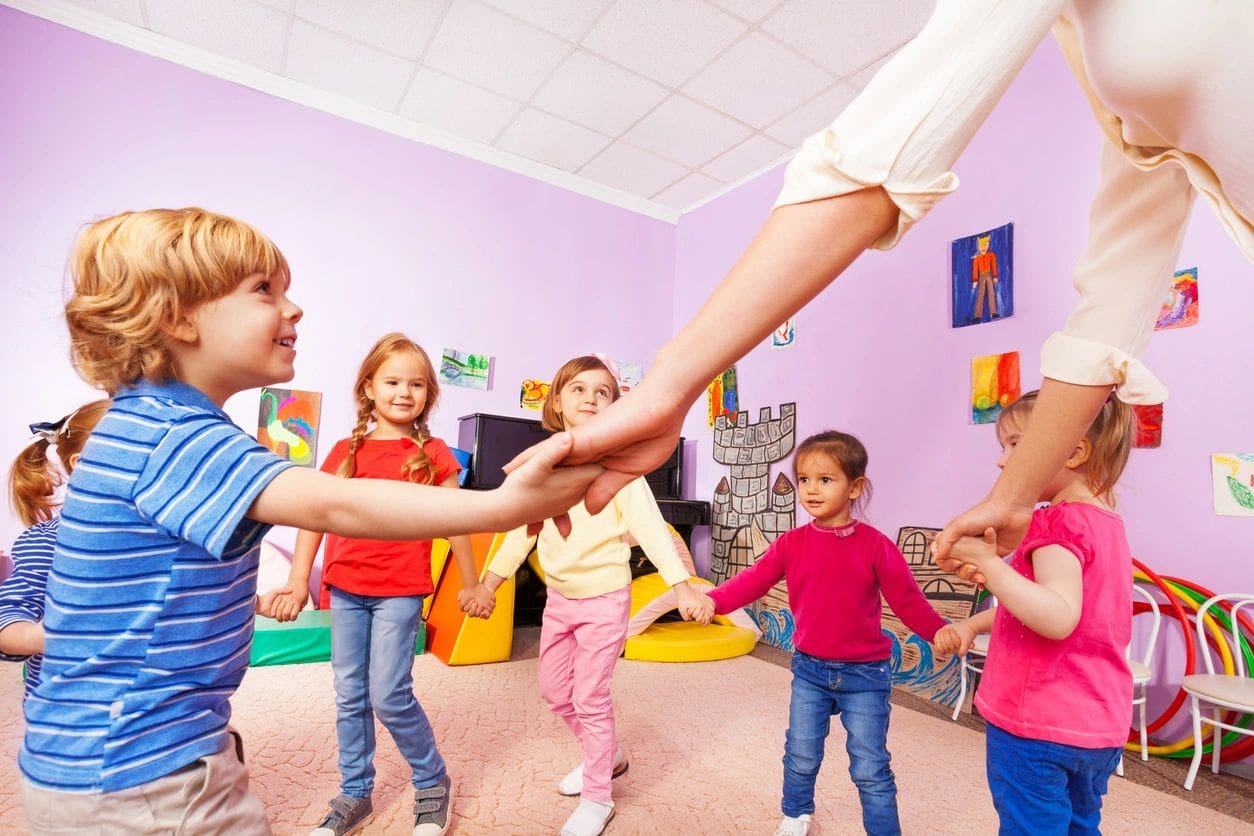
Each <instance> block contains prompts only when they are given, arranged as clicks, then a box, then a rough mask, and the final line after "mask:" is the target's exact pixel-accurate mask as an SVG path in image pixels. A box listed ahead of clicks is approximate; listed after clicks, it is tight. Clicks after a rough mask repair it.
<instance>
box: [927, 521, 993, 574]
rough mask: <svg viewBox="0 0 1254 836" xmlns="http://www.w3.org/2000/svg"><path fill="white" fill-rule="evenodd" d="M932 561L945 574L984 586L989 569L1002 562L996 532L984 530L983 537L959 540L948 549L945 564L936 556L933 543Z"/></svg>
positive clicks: (990, 570) (988, 529) (966, 537)
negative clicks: (951, 574)
mask: <svg viewBox="0 0 1254 836" xmlns="http://www.w3.org/2000/svg"><path fill="white" fill-rule="evenodd" d="M932 561H933V562H934V563H936V565H937V566H939V567H940V568H941V569H943V570H944V571H946V572H953V573H954V574H956V575H958V577H960V578H963V579H965V580H969V581H971V582H972V583H976V584H980V585H984V584H986V583H988V576H989V574H990V573H991V572H992V571H993V570H992V569H991V568H990V567H991V566H992V565H993V564H994V563H1001V562H1002V559H1001V556H1000V555H999V554H998V553H997V532H996V531H994V530H993V529H992V528H986V529H985V530H984V536H983V537H970V536H965V537H961V538H959V539H958V541H957V542H956V543H954V544H953V545H952V546H950V547H949V559H948V560H947V561H946V562H945V563H942V562H941V560H940V558H939V557H938V556H937V545H936V543H933V544H932ZM951 567H953V568H951ZM963 572H966V573H967V574H963Z"/></svg>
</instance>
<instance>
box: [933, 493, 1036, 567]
mask: <svg viewBox="0 0 1254 836" xmlns="http://www.w3.org/2000/svg"><path fill="white" fill-rule="evenodd" d="M1031 519H1032V508H1031V507H1024V506H1020V505H1013V504H1011V503H1007V502H1003V501H1000V500H996V499H993V498H992V497H987V498H985V499H984V500H983V501H981V502H980V503H979V504H977V505H976V506H975V507H973V508H970V509H969V510H967V511H964V512H963V513H961V514H959V515H958V516H956V517H954V518H953V519H952V520H950V521H949V524H948V525H946V526H945V528H944V530H943V531H941V533H940V534H937V535H936V540H935V541H934V542H933V543H932V560H933V561H934V562H935V563H936V565H937V566H938V567H940V569H941V570H942V571H944V572H949V573H950V574H954V575H957V576H958V577H960V578H962V579H963V580H968V581H973V582H974V583H978V584H983V583H985V582H986V580H987V579H986V578H985V577H984V574H983V573H982V572H980V571H979V569H978V568H977V567H976V566H974V565H972V564H969V563H964V562H963V561H961V560H958V559H957V558H956V557H954V556H953V555H952V554H951V553H950V552H951V550H952V549H953V547H954V544H955V543H957V542H958V540H959V539H961V538H962V537H983V536H984V532H985V530H986V529H989V528H992V529H995V530H996V531H997V553H998V554H999V555H1003V556H1004V555H1007V554H1010V553H1011V552H1012V551H1014V548H1015V546H1017V545H1019V542H1020V541H1021V540H1022V539H1023V535H1024V534H1026V533H1027V531H1028V522H1029V521H1031Z"/></svg>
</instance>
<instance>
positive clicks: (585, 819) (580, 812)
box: [561, 798, 614, 836]
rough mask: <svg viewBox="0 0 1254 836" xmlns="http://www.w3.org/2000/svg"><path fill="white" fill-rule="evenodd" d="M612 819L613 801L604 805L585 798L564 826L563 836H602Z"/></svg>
mask: <svg viewBox="0 0 1254 836" xmlns="http://www.w3.org/2000/svg"><path fill="white" fill-rule="evenodd" d="M612 818H614V802H613V801H611V802H609V803H608V804H602V803H601V802H599V801H589V800H588V799H586V798H585V799H583V800H582V801H580V802H579V806H578V807H576V808H575V812H573V813H571V814H570V818H568V819H567V820H566V824H564V825H562V832H561V836H600V834H601V833H603V832H604V831H605V826H606V825H607V824H609V823H610V819H612Z"/></svg>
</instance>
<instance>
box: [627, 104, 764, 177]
mask: <svg viewBox="0 0 1254 836" xmlns="http://www.w3.org/2000/svg"><path fill="white" fill-rule="evenodd" d="M751 133H752V131H751V130H750V129H749V128H746V127H745V126H744V125H742V124H740V123H739V122H737V121H736V120H734V119H729V118H727V117H726V116H724V115H723V114H721V113H719V112H718V111H715V110H711V109H710V108H708V107H706V106H705V105H703V104H700V103H699V102H694V101H693V100H692V99H689V98H686V97H684V96H679V95H675V96H671V97H670V98H669V99H667V100H666V101H665V102H663V103H662V106H661V107H659V108H658V109H657V110H655V111H653V112H652V113H650V114H649V115H648V116H646V117H644V119H641V120H640V124H638V125H636V126H635V127H634V128H632V129H631V130H630V131H628V132H627V133H626V134H625V135H624V137H623V138H624V139H627V140H629V141H631V143H632V144H633V145H638V146H640V147H641V148H644V149H645V150H646V151H652V152H653V153H655V154H659V155H661V156H663V157H665V158H666V159H668V160H675V161H676V162H679V163H683V164H684V165H686V166H688V167H690V168H697V167H698V166H700V165H701V164H702V163H704V162H705V161H706V160H709V159H710V158H711V157H716V156H718V155H719V154H721V153H723V152H724V151H726V150H727V149H728V148H731V147H732V146H733V145H735V144H736V143H738V142H740V141H741V140H742V139H744V138H745V137H747V136H748V135H749V134H751Z"/></svg>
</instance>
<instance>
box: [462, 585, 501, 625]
mask: <svg viewBox="0 0 1254 836" xmlns="http://www.w3.org/2000/svg"><path fill="white" fill-rule="evenodd" d="M457 603H458V605H459V606H461V608H462V612H464V613H466V614H467V615H469V616H470V617H471V618H487V617H488V616H490V615H492V611H493V610H494V609H496V595H494V594H493V593H492V590H490V589H488V588H487V587H486V586H484V585H483V584H482V583H477V584H475V585H474V586H468V587H465V588H464V589H462V591H461V592H459V593H457Z"/></svg>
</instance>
